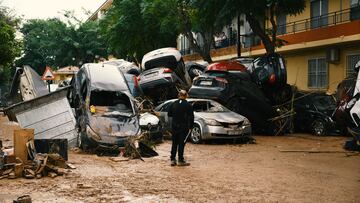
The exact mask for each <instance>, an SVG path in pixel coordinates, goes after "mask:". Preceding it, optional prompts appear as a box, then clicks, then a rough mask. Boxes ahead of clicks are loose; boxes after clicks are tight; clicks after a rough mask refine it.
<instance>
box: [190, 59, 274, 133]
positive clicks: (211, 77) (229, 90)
mask: <svg viewBox="0 0 360 203" xmlns="http://www.w3.org/2000/svg"><path fill="white" fill-rule="evenodd" d="M189 95H190V97H193V98H204V99H213V100H216V101H218V102H219V103H221V104H223V105H224V106H226V107H228V108H229V109H230V110H232V111H234V112H236V113H239V114H241V115H244V116H245V117H247V118H248V119H249V120H250V122H251V124H252V126H253V130H254V131H255V132H258V133H270V134H274V133H275V131H277V129H276V126H274V125H273V123H271V122H270V121H269V119H270V118H273V117H275V116H276V115H277V112H276V111H275V109H274V108H273V107H272V106H271V104H270V101H269V100H268V99H267V98H266V96H265V95H264V93H263V92H262V91H261V89H260V88H259V87H258V86H257V84H255V83H254V82H253V81H252V80H251V76H250V73H249V72H248V70H247V69H246V67H245V66H244V65H242V64H240V62H238V61H236V60H230V61H224V62H218V63H213V64H211V65H209V66H208V67H207V68H206V70H205V73H204V74H203V75H200V76H199V77H197V78H195V79H194V81H193V85H192V87H191V88H190V90H189Z"/></svg>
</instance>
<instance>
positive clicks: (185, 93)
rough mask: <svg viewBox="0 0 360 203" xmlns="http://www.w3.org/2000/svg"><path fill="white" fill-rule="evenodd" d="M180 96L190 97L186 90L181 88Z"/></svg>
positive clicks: (182, 97)
mask: <svg viewBox="0 0 360 203" xmlns="http://www.w3.org/2000/svg"><path fill="white" fill-rule="evenodd" d="M178 97H179V99H186V98H187V97H188V94H187V92H186V90H180V91H179V94H178Z"/></svg>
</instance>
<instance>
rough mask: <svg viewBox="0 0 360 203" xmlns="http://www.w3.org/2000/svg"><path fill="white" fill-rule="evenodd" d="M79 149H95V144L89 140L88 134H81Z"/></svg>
mask: <svg viewBox="0 0 360 203" xmlns="http://www.w3.org/2000/svg"><path fill="white" fill-rule="evenodd" d="M78 144H79V148H81V149H82V150H84V151H87V150H90V149H91V148H92V147H94V144H93V143H92V142H91V140H90V139H89V138H87V135H86V132H80V139H79V143H78Z"/></svg>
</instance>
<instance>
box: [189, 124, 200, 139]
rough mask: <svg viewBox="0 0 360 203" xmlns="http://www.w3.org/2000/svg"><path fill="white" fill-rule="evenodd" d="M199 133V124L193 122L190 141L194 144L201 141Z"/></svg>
mask: <svg viewBox="0 0 360 203" xmlns="http://www.w3.org/2000/svg"><path fill="white" fill-rule="evenodd" d="M201 134H202V132H201V128H200V126H199V125H197V124H195V125H194V127H193V129H192V131H191V135H190V139H191V142H192V143H194V144H199V143H200V142H201V141H202V139H201Z"/></svg>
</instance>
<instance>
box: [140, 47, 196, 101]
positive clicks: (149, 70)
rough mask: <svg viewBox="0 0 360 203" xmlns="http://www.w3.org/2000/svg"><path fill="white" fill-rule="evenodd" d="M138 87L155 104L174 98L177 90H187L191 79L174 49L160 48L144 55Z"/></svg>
mask: <svg viewBox="0 0 360 203" xmlns="http://www.w3.org/2000/svg"><path fill="white" fill-rule="evenodd" d="M141 66H142V68H143V70H144V71H143V72H142V73H141V74H140V75H139V77H138V79H139V85H140V87H141V89H142V90H143V92H144V94H145V95H146V96H148V97H150V98H151V99H152V100H153V102H154V103H155V104H157V103H158V102H159V101H165V100H167V99H172V98H176V96H177V92H178V91H177V89H178V88H181V89H189V88H190V86H191V78H190V76H189V73H188V71H187V70H186V68H185V64H184V61H183V59H182V56H181V54H180V52H179V51H178V50H176V49H175V48H162V49H157V50H154V51H151V52H149V53H147V54H145V55H144V57H143V59H142V62H141Z"/></svg>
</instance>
